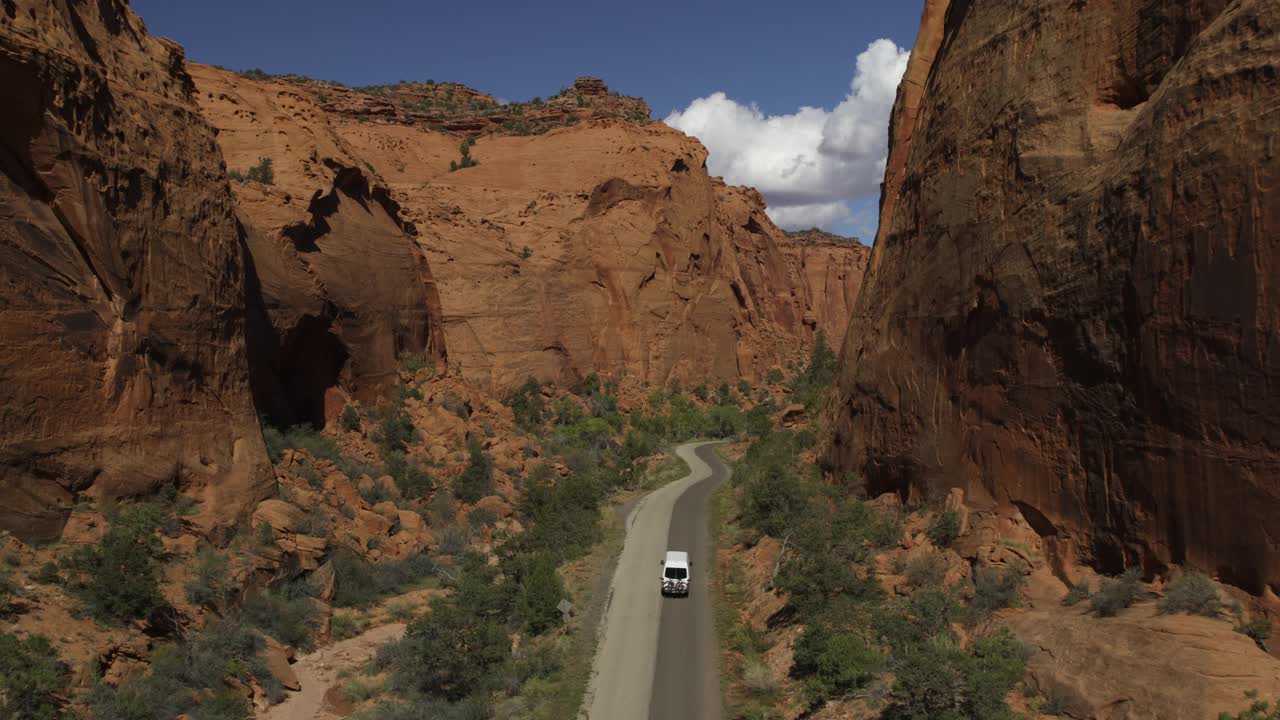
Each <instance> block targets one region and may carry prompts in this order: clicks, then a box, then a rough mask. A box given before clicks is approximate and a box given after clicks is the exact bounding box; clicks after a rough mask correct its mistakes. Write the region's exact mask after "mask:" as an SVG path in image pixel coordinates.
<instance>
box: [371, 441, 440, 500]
mask: <svg viewBox="0 0 1280 720" xmlns="http://www.w3.org/2000/svg"><path fill="white" fill-rule="evenodd" d="M382 460H383V464H384V465H385V467H386V470H387V474H388V475H390V476H391V479H392V480H394V481H395V483H396V488H397V489H399V490H400V494H401V495H402V496H403V497H405V498H407V499H409V500H416V499H418V498H422V497H426V496H428V495H430V494H431V493H432V492H433V491H434V490H435V488H436V481H435V478H433V477H432V476H431V473H430V472H428V471H427V469H426V468H425V467H423V466H422V464H421V463H419V462H418V461H417V460H414V459H413V458H410V457H409V456H408V455H406V454H405V453H403V452H401V451H399V450H390V451H388V452H387V453H386V454H384V455H383V456H382Z"/></svg>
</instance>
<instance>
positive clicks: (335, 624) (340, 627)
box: [329, 615, 365, 640]
mask: <svg viewBox="0 0 1280 720" xmlns="http://www.w3.org/2000/svg"><path fill="white" fill-rule="evenodd" d="M364 628H365V626H364V624H362V623H361V622H360V620H359V619H358V618H356V617H354V616H352V615H334V616H333V617H331V618H329V634H331V635H332V636H333V638H334V639H335V640H345V639H347V638H352V637H355V636H356V635H359V634H360V633H361V632H363V631H364Z"/></svg>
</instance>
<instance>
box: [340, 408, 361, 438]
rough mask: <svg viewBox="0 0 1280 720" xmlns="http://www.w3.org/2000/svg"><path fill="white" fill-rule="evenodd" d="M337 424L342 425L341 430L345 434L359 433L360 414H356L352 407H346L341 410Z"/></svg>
mask: <svg viewBox="0 0 1280 720" xmlns="http://www.w3.org/2000/svg"><path fill="white" fill-rule="evenodd" d="M339 422H341V423H342V429H343V430H346V431H347V432H360V413H358V412H356V408H355V406H354V405H348V406H346V407H345V408H343V409H342V417H340V418H339Z"/></svg>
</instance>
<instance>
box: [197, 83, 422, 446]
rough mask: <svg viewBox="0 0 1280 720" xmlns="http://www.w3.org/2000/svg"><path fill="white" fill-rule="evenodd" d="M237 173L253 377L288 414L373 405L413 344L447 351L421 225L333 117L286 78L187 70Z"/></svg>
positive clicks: (318, 419) (319, 416)
mask: <svg viewBox="0 0 1280 720" xmlns="http://www.w3.org/2000/svg"><path fill="white" fill-rule="evenodd" d="M190 67H191V69H192V73H193V78H194V79H195V82H196V86H197V88H198V93H197V96H198V99H199V101H200V103H201V107H202V108H203V109H204V112H205V115H206V116H207V117H208V118H209V120H210V123H211V124H212V125H213V126H214V127H215V128H217V131H218V132H217V142H218V145H219V147H220V148H221V149H222V152H223V154H224V155H225V156H226V159H227V166H228V168H230V170H231V171H232V172H237V173H241V174H244V175H248V169H249V168H253V167H256V166H258V165H259V163H260V161H261V159H262V158H267V159H269V160H270V161H271V165H270V168H271V177H270V178H269V179H268V182H261V181H254V180H249V181H245V182H235V183H233V184H232V185H233V190H234V192H235V195H236V200H237V203H238V207H239V210H240V213H241V218H242V220H243V223H244V225H245V227H246V229H247V231H248V233H247V234H248V247H249V251H250V253H251V254H252V259H253V268H254V270H255V272H256V276H257V278H258V281H259V282H258V284H257V285H256V286H255V287H252V288H251V290H252V291H254V292H255V293H260V295H261V300H262V304H263V305H264V307H265V315H266V317H265V319H264V320H263V321H262V322H260V323H257V324H256V325H255V326H254V327H253V328H252V330H253V336H252V338H251V342H252V343H253V344H254V346H255V347H256V348H258V349H259V351H260V352H261V353H262V355H263V359H262V362H261V363H259V364H257V365H256V366H255V371H256V372H257V376H256V378H255V379H256V380H257V382H256V383H255V385H256V386H257V388H258V390H259V393H258V395H259V401H260V404H261V405H262V407H263V409H264V410H266V411H268V412H269V413H271V415H272V416H273V417H275V418H277V419H278V420H279V421H281V422H286V423H294V422H302V421H307V422H310V423H312V424H313V425H317V426H318V425H322V424H324V422H325V421H326V420H327V419H332V418H333V417H334V415H335V414H336V413H337V412H338V411H340V410H341V409H342V407H343V406H344V405H345V404H346V401H345V399H344V397H345V395H347V394H352V395H355V396H356V397H357V398H359V399H362V400H373V399H375V398H376V397H378V396H379V395H380V394H381V393H382V392H383V391H384V390H385V388H386V386H387V381H388V380H390V379H391V376H392V373H393V372H394V370H395V368H396V364H397V362H398V358H399V356H400V355H401V354H404V353H413V354H424V353H425V354H428V355H430V356H432V357H433V358H435V359H436V360H441V361H442V360H443V357H444V339H443V336H442V334H441V328H440V303H439V298H438V295H437V293H436V288H435V281H434V279H433V278H432V275H431V271H430V269H429V268H428V267H427V264H426V258H425V257H424V256H423V253H422V251H421V250H420V249H419V247H418V244H417V242H416V241H415V235H416V233H417V230H416V229H415V228H414V227H413V225H412V224H409V223H406V222H405V221H404V219H403V218H402V217H401V214H400V210H399V207H398V206H397V204H396V202H395V201H394V200H393V199H392V198H391V196H390V193H389V192H388V190H387V188H386V187H385V186H384V185H382V184H381V183H380V182H379V181H378V178H376V177H375V176H374V175H373V174H372V173H371V172H370V171H369V168H368V167H366V166H365V165H364V164H363V163H361V162H360V160H359V159H358V158H357V157H356V156H355V155H353V154H352V152H351V151H350V149H349V148H348V147H347V145H346V143H345V142H344V141H343V140H342V138H340V137H339V136H337V135H336V134H335V133H334V131H333V129H332V127H331V126H330V124H329V123H328V120H327V117H326V115H325V114H324V113H323V112H322V111H320V110H319V109H318V108H317V107H316V106H315V105H314V104H313V103H312V102H311V101H310V99H309V98H308V97H307V96H306V95H305V94H300V93H299V92H298V91H297V89H296V87H294V86H293V85H291V84H288V83H277V82H253V81H246V80H244V79H243V78H240V77H238V76H236V75H234V74H231V73H228V72H225V71H221V70H217V69H215V68H211V67H208V66H203V65H195V64H192V65H191V66H190Z"/></svg>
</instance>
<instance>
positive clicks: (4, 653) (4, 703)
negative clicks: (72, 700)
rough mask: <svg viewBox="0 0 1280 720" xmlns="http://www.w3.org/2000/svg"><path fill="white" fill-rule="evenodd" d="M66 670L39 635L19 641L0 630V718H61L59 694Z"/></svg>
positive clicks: (62, 688)
mask: <svg viewBox="0 0 1280 720" xmlns="http://www.w3.org/2000/svg"><path fill="white" fill-rule="evenodd" d="M68 679H69V673H68V670H67V667H66V665H64V664H63V663H62V662H61V661H59V660H58V652H57V650H56V649H55V648H54V647H53V646H52V645H51V644H50V643H49V641H48V640H47V639H45V638H44V636H42V635H33V636H31V637H30V638H28V639H26V640H20V639H18V638H17V637H15V636H13V635H10V634H8V633H0V717H4V718H12V719H13V720H55V718H62V717H64V716H65V713H64V712H63V710H62V704H63V699H62V694H63V693H64V692H65V691H66V689H67V681H68Z"/></svg>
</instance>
